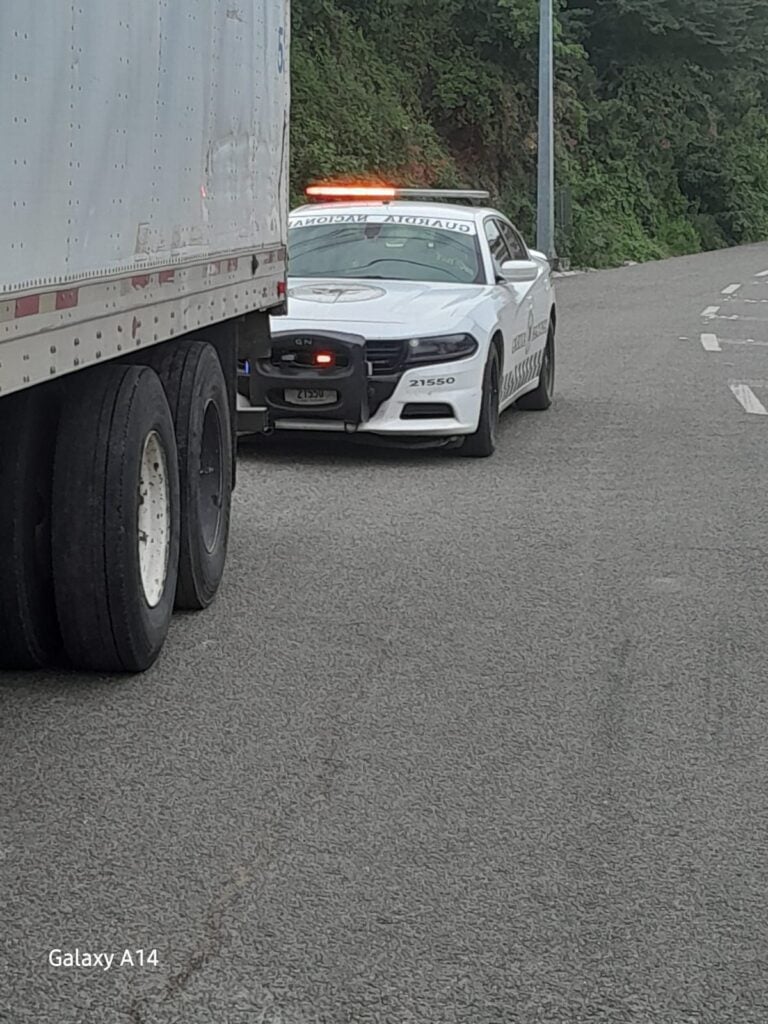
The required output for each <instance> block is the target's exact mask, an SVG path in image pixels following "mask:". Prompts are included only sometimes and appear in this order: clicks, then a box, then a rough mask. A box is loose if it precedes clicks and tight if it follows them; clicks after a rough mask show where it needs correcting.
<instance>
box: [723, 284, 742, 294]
mask: <svg viewBox="0 0 768 1024" xmlns="http://www.w3.org/2000/svg"><path fill="white" fill-rule="evenodd" d="M739 288H741V285H740V284H729V285H728V287H727V288H723V295H733V294H735V293H736V292H737V291H738V290H739Z"/></svg>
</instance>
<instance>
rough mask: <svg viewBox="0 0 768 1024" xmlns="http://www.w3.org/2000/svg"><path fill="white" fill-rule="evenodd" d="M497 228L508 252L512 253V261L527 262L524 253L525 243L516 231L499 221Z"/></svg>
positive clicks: (526, 256) (525, 252)
mask: <svg viewBox="0 0 768 1024" xmlns="http://www.w3.org/2000/svg"><path fill="white" fill-rule="evenodd" d="M499 227H500V228H501V233H502V235H504V238H505V239H506V242H507V245H508V247H509V251H510V252H511V253H512V259H513V260H527V259H528V252H527V251H526V248H525V243H524V242H523V240H522V238H521V237H520V235H519V234H518V233H517V231H515V229H514V228H513V227H512V226H511V225H510V224H507V223H505V222H504V221H503V220H500V221H499Z"/></svg>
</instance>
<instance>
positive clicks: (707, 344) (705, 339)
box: [701, 334, 723, 352]
mask: <svg viewBox="0 0 768 1024" xmlns="http://www.w3.org/2000/svg"><path fill="white" fill-rule="evenodd" d="M701 344H702V347H703V348H705V349H706V350H707V352H722V351H723V350H722V349H721V348H720V345H719V344H718V341H717V335H716V334H702V336H701Z"/></svg>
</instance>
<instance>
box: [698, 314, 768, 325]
mask: <svg viewBox="0 0 768 1024" xmlns="http://www.w3.org/2000/svg"><path fill="white" fill-rule="evenodd" d="M702 315H703V314H702ZM708 319H709V320H748V321H749V322H750V323H753V324H768V319H766V318H765V317H764V316H740V315H739V314H738V313H731V315H730V316H726V314H725V313H720V314H717V313H712V314H711V315H710V316H709V317H708Z"/></svg>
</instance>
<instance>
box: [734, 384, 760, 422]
mask: <svg viewBox="0 0 768 1024" xmlns="http://www.w3.org/2000/svg"><path fill="white" fill-rule="evenodd" d="M728 386H729V387H730V389H731V391H732V392H733V396H734V398H735V399H736V401H737V402H739V403H740V404H741V406H742V408H743V409H744V412H748V413H750V414H751V415H752V416H768V409H766V408H765V406H764V405H763V403H762V402H761V401H760V399H759V398H758V397H757V395H756V394H755V393H754V391H753V390H752V388H751V387H750V386H749V385H748V384H729V385H728Z"/></svg>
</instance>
